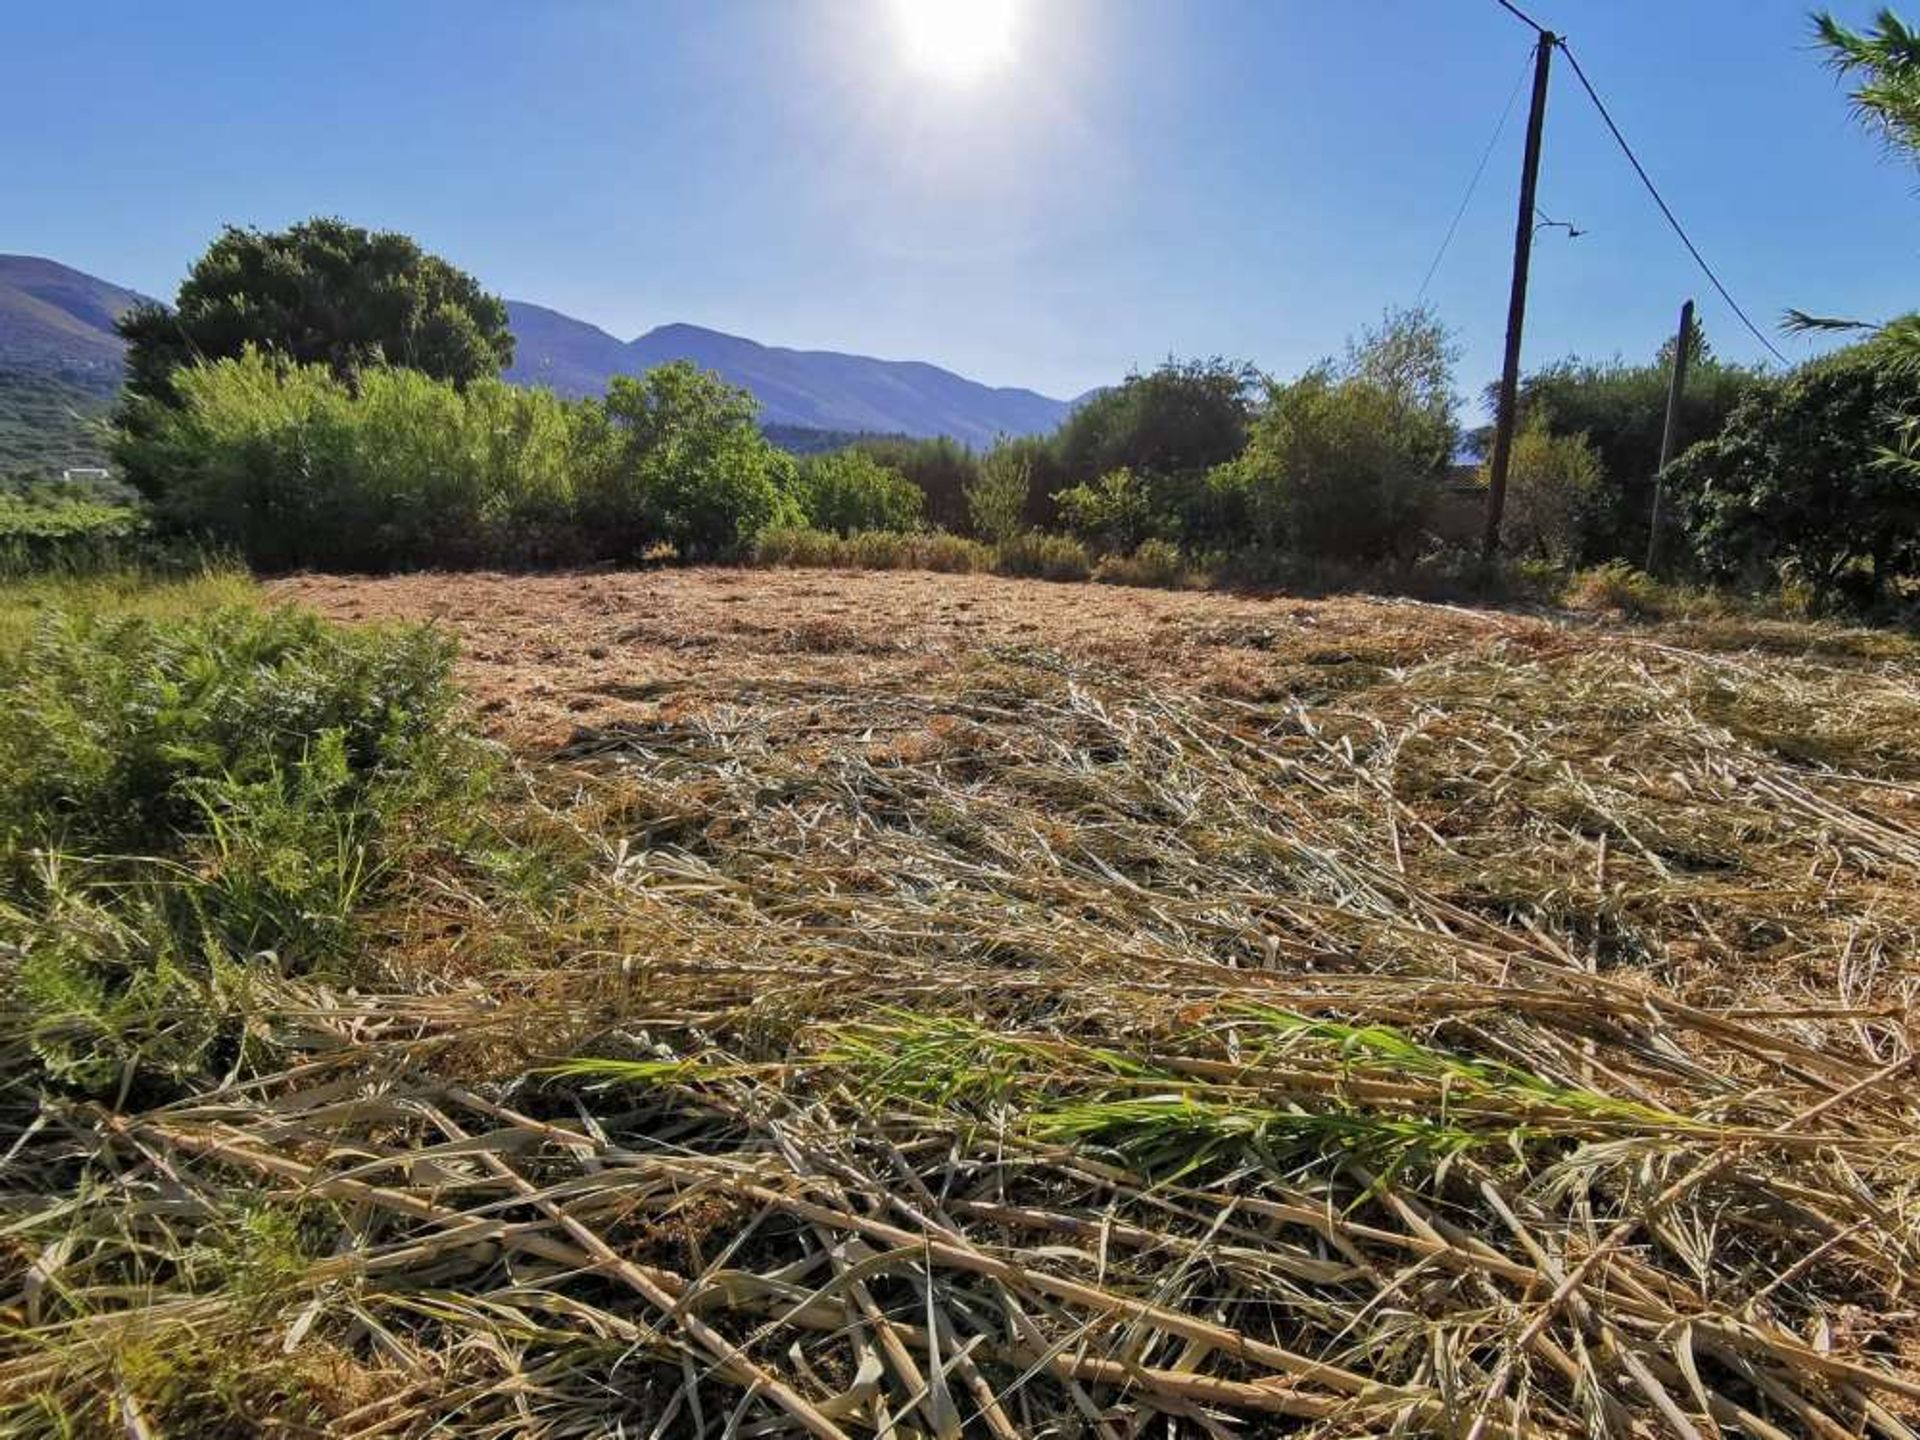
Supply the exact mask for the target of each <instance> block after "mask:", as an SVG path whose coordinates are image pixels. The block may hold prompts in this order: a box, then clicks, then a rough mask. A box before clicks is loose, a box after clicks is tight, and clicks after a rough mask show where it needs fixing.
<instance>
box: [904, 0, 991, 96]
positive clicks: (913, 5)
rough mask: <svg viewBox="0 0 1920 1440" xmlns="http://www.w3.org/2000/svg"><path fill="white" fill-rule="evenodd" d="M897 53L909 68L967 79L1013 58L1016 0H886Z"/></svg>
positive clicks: (977, 77)
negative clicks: (892, 25) (896, 38)
mask: <svg viewBox="0 0 1920 1440" xmlns="http://www.w3.org/2000/svg"><path fill="white" fill-rule="evenodd" d="M890 6H891V9H892V11H893V23H894V30H895V32H896V33H897V35H898V36H899V41H900V53H901V56H902V58H903V59H904V60H905V61H906V63H907V64H908V65H909V66H911V67H912V68H913V69H914V70H917V71H919V72H920V73H921V74H923V75H927V76H930V77H933V78H935V79H939V80H945V81H948V82H950V83H953V84H958V85H965V84H971V83H972V82H974V81H976V80H982V79H985V78H986V77H988V76H989V75H992V74H994V73H995V72H997V71H1000V70H1004V69H1006V68H1007V66H1009V65H1010V64H1012V63H1013V60H1014V56H1015V51H1016V49H1017V48H1018V42H1019V38H1020V33H1019V32H1020V10H1021V0H890Z"/></svg>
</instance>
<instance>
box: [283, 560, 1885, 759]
mask: <svg viewBox="0 0 1920 1440" xmlns="http://www.w3.org/2000/svg"><path fill="white" fill-rule="evenodd" d="M269 593H270V594H272V595H273V596H275V597H277V598H280V599H284V600H288V601H292V602H294V603H296V604H300V605H306V606H311V607H313V608H315V609H317V610H319V611H320V612H321V613H322V614H324V615H327V616H330V617H331V618H333V619H336V620H344V621H348V622H355V621H369V620H406V621H424V622H432V623H435V624H440V625H445V626H447V627H449V628H450V629H451V630H452V631H453V632H454V633H455V634H457V635H458V636H459V637H460V640H461V674H462V677H463V679H464V680H465V681H466V683H467V684H468V685H469V687H470V688H471V689H472V690H473V691H474V692H475V694H476V696H477V697H478V698H479V699H480V701H481V713H482V716H483V719H484V722H485V723H486V725H487V726H488V728H490V729H491V730H493V731H494V732H495V733H497V734H500V735H502V736H504V737H508V738H511V739H514V740H516V741H518V742H520V743H521V744H523V745H524V746H526V747H530V748H533V749H538V748H539V747H540V746H541V745H542V744H557V743H559V742H560V741H563V740H564V739H565V738H566V737H567V736H568V735H569V734H570V733H571V731H572V730H573V729H574V728H575V727H578V726H590V725H600V724H606V723H610V722H615V721H620V720H625V719H634V718H637V717H645V716H648V715H651V714H653V713H654V711H655V709H656V707H657V706H658V704H659V703H660V702H662V701H673V702H676V703H680V704H684V703H687V702H690V701H698V700H701V699H716V700H725V699H738V698H741V690H742V687H746V689H747V693H748V694H749V695H757V694H758V693H759V687H764V688H766V689H768V690H769V691H779V690H782V689H788V690H791V689H793V688H794V687H802V688H804V687H808V686H822V685H826V686H834V685H845V686H853V687H858V686H883V687H902V688H911V687H913V686H915V685H919V684H937V683H938V682H940V681H941V680H942V679H943V678H944V677H949V676H950V675H951V673H952V670H953V667H954V665H955V664H956V663H957V662H959V661H961V660H963V659H966V658H968V657H978V656H981V655H986V654H990V653H995V652H1007V651H1018V650H1023V649H1024V650H1029V651H1035V652H1038V651H1042V650H1046V651H1052V652H1056V653H1057V654H1058V655H1060V656H1061V657H1063V658H1066V659H1070V660H1071V661H1072V662H1073V663H1075V664H1079V665H1091V666H1095V667H1098V668H1100V669H1101V670H1102V671H1104V672H1106V673H1107V674H1109V675H1110V676H1113V677H1117V678H1124V679H1126V680H1128V681H1132V682H1138V683H1146V684H1152V685H1156V686H1162V687H1167V688H1171V689H1174V690H1177V691H1180V692H1183V693H1202V694H1211V695H1220V696H1226V697H1231V698H1236V699H1242V700H1261V699H1274V698H1285V697H1288V696H1292V695H1294V694H1296V693H1298V694H1302V695H1306V696H1309V697H1311V696H1312V695H1314V694H1321V695H1324V694H1327V693H1331V692H1332V691H1338V690H1346V689H1350V688H1352V687H1353V685H1354V684H1355V683H1356V682H1357V681H1359V680H1364V679H1365V678H1367V677H1369V676H1371V675H1376V674H1378V673H1379V672H1380V671H1381V669H1382V668H1383V667H1386V666H1391V665H1401V664H1407V663H1416V662H1419V661H1421V660H1425V659H1428V658H1431V657H1433V656H1437V655H1439V654H1442V653H1455V654H1457V653H1459V652H1460V651H1462V650H1468V649H1477V648H1480V647H1485V646H1495V645H1501V644H1503V643H1504V644H1508V645H1515V646H1519V647H1521V648H1522V649H1523V650H1524V649H1527V648H1529V647H1533V646H1544V647H1547V648H1550V649H1551V648H1561V647H1564V646H1565V645H1567V644H1568V636H1567V633H1566V632H1565V631H1564V630H1563V629H1561V628H1559V627H1556V626H1553V625H1550V624H1547V623H1545V622H1544V621H1540V620H1534V619H1528V618H1522V617H1518V616H1508V615H1501V614H1497V613H1494V612H1490V611H1471V610H1464V609H1452V608H1449V607H1443V606H1434V605H1421V604H1416V603H1412V602H1398V601H1381V600H1347V599H1340V600H1325V601H1307V600H1271V599H1243V598H1238V597H1234V596H1230V595H1219V594H1205V593H1198V592H1172V591H1165V590H1130V589H1123V588H1120V587H1116V586H1095V585H1071V584H1069V585H1055V584H1045V583H1040V582H1035V581H1027V580H1005V579H1000V578H997V577H994V576H990V575H934V574H920V573H911V572H897V571H843V572H820V571H781V570H775V571H750V570H732V569H709V570H660V571H649V572H639V573H636V572H612V573H607V574H585V575H531V576H521V575H441V574H428V575H402V576H395V577H391V578H384V579H359V578H353V577H342V576H326V575H310V576H300V577H298V578H295V579H291V580H284V581H280V582H278V583H276V584H275V585H273V586H271V587H270V588H269ZM1787 643H1789V644H1790V645H1793V646H1795V647H1799V646H1801V645H1803V644H1804V640H1803V639H1801V638H1800V637H1796V636H1792V635H1789V636H1788V641H1787ZM1855 643H1867V644H1869V645H1876V644H1877V645H1882V646H1887V647H1890V653H1895V654H1899V653H1905V652H1904V649H1903V647H1900V646H1899V645H1898V643H1897V642H1888V641H1866V642H1855Z"/></svg>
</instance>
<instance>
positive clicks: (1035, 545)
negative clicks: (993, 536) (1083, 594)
mask: <svg viewBox="0 0 1920 1440" xmlns="http://www.w3.org/2000/svg"><path fill="white" fill-rule="evenodd" d="M995 554H996V560H995V567H994V568H995V569H997V570H998V571H999V572H1000V573H1001V574H1002V575H1014V576H1021V577H1025V578H1029V579H1039V580H1085V579H1086V578H1087V577H1088V576H1090V575H1091V574H1092V573H1093V560H1092V557H1090V556H1089V555H1088V554H1087V548H1086V546H1084V545H1082V544H1081V543H1080V542H1079V541H1078V540H1075V539H1073V538H1072V537H1070V536H1066V535H1048V534H1046V533H1044V532H1042V531H1039V530H1026V531H1022V532H1021V533H1019V534H1017V535H1010V536H1008V537H1007V538H1006V539H1005V540H1002V541H1001V542H1000V544H999V545H998V546H996V547H995Z"/></svg>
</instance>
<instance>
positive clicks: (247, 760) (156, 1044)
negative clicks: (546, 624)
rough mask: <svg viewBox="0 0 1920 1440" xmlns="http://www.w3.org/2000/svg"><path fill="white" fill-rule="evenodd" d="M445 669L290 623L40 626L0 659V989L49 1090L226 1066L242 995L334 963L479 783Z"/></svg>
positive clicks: (241, 1046)
mask: <svg viewBox="0 0 1920 1440" xmlns="http://www.w3.org/2000/svg"><path fill="white" fill-rule="evenodd" d="M451 664H452V648H451V645H450V644H449V642H448V641H447V640H445V639H444V638H443V637H442V636H440V635H438V634H436V633H434V632H432V631H428V630H418V629H415V630H390V631H361V632H353V631H346V630H340V629H336V628H333V627H330V626H328V625H326V624H324V623H323V622H321V621H320V620H318V619H317V618H315V617H312V616H309V615H304V614H300V613H297V612H294V611H291V610H279V611H260V610H257V609H250V608H243V607H230V608H224V609H219V610H215V611H211V612H208V613H204V614H198V615H186V616H170V617H165V618H150V617H148V616H145V615H139V614H130V615H113V614H103V613H93V614H89V613H86V612H84V611H79V612H76V611H70V610H51V611H48V612H46V613H45V614H44V615H43V617H42V618H41V620H40V622H39V624H38V626H37V628H36V630H35V631H34V633H33V634H32V636H31V637H30V638H29V639H28V640H27V641H26V643H25V644H23V645H20V646H18V647H17V648H13V649H10V650H8V651H7V652H5V653H4V654H0V689H4V690H5V691H6V693H7V695H8V696H9V701H10V703H9V704H8V706H7V707H6V708H5V710H4V711H0V856H4V859H0V988H3V989H4V990H5V991H6V992H9V993H8V994H7V1001H8V1003H9V1008H10V1009H11V1010H12V1011H13V1012H14V1013H15V1014H23V1015H24V1016H25V1017H26V1035H27V1040H28V1046H29V1049H30V1050H31V1051H32V1053H33V1058H34V1062H35V1063H36V1064H37V1066H38V1068H39V1069H40V1070H41V1072H42V1073H43V1074H44V1075H45V1076H46V1077H47V1078H49V1079H52V1080H55V1081H58V1082H62V1083H66V1084H71V1085H73V1086H76V1087H78V1088H81V1089H87V1090H99V1089H103V1088H105V1087H108V1086H110V1085H113V1084H115V1083H116V1082H117V1083H121V1084H126V1083H131V1081H132V1080H133V1079H134V1078H138V1079H143V1080H148V1081H159V1080H164V1081H167V1082H170V1083H181V1082H184V1081H185V1080H187V1079H188V1078H190V1077H191V1076H193V1075H195V1074H197V1073H200V1072H202V1071H204V1070H206V1069H207V1068H209V1067H214V1066H230V1065H232V1064H234V1063H236V1062H237V1061H238V1060H239V1059H240V1058H241V1055H242V1052H243V1051H244V1050H245V1048H246V1044H245V1030H244V1026H242V1025H240V1024H238V1023H237V1021H236V1015H237V1013H238V1012H239V1011H241V1010H243V1009H244V1004H245V996H246V994H247V993H248V992H249V991H250V990H251V989H252V988H254V987H256V986H258V985H259V984H262V983H270V982H271V981H272V980H273V979H274V978H275V977H277V976H282V975H285V974H289V973H296V972H299V971H302V970H308V969H314V968H316V967H322V966H326V965H329V964H332V963H334V962H337V961H339V960H341V959H342V958H343V957H345V956H346V955H347V954H348V951H349V946H350V941H351V938H352V935H353V932H354V923H355V917H356V914H357V912H359V911H360V910H361V908H362V907H363V906H364V905H365V904H366V903H367V902H368V900H369V899H370V897H371V896H372V895H374V894H375V893H376V892H377V890H378V889H379V887H380V884H381V882H382V880H383V878H384V876H385V875H386V874H387V873H388V872H389V871H390V870H391V869H393V868H394V867H395V866H397V865H399V864H401V863H402V862H403V861H404V860H405V859H406V858H407V857H408V856H409V855H410V854H412V853H414V851H415V850H416V849H417V848H418V847H419V846H421V845H424V844H427V843H437V842H436V841H434V840H433V839H432V836H431V834H430V831H431V830H432V828H433V825H430V824H427V823H425V821H424V818H423V817H429V816H431V817H433V818H434V822H435V823H436V824H439V825H440V827H441V828H442V829H443V830H445V829H447V828H448V823H447V822H450V821H451V820H452V818H453V816H454V815H455V814H456V806H455V805H454V803H453V802H454V801H456V800H457V799H458V797H459V796H460V795H461V794H462V793H465V792H467V791H469V790H470V789H471V787H473V786H474V785H476V784H481V783H484V776H485V766H484V764H480V763H476V762H477V756H476V754H475V753H474V751H473V744H472V742H471V741H469V740H467V739H466V738H465V736H464V734H463V732H462V731H461V729H460V727H459V725H458V723H457V722H456V719H455V715H454V703H455V692H454V690H453V688H452V684H451V680H450V671H451Z"/></svg>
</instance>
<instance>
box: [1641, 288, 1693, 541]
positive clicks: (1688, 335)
mask: <svg viewBox="0 0 1920 1440" xmlns="http://www.w3.org/2000/svg"><path fill="white" fill-rule="evenodd" d="M1692 348H1693V302H1692V301H1691V300H1689V301H1687V303H1686V304H1684V305H1682V306H1681V307H1680V335H1679V338H1678V339H1676V340H1675V341H1674V342H1673V377H1672V378H1671V379H1670V380H1668V382H1667V428H1666V429H1664V430H1662V431H1661V432H1660V468H1659V469H1658V470H1656V471H1654V472H1653V523H1652V524H1651V525H1650V526H1649V527H1648V528H1647V573H1648V574H1649V575H1652V574H1654V573H1656V572H1655V571H1654V568H1653V567H1654V566H1655V565H1657V564H1659V563H1660V512H1661V510H1663V509H1664V508H1665V506H1666V501H1667V466H1669V465H1671V464H1672V463H1673V452H1674V450H1675V449H1676V448H1677V447H1678V445H1679V441H1680V397H1681V395H1682V394H1683V393H1684V392H1685V390H1686V388H1687V352H1688V351H1689V350H1691V349H1692Z"/></svg>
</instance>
